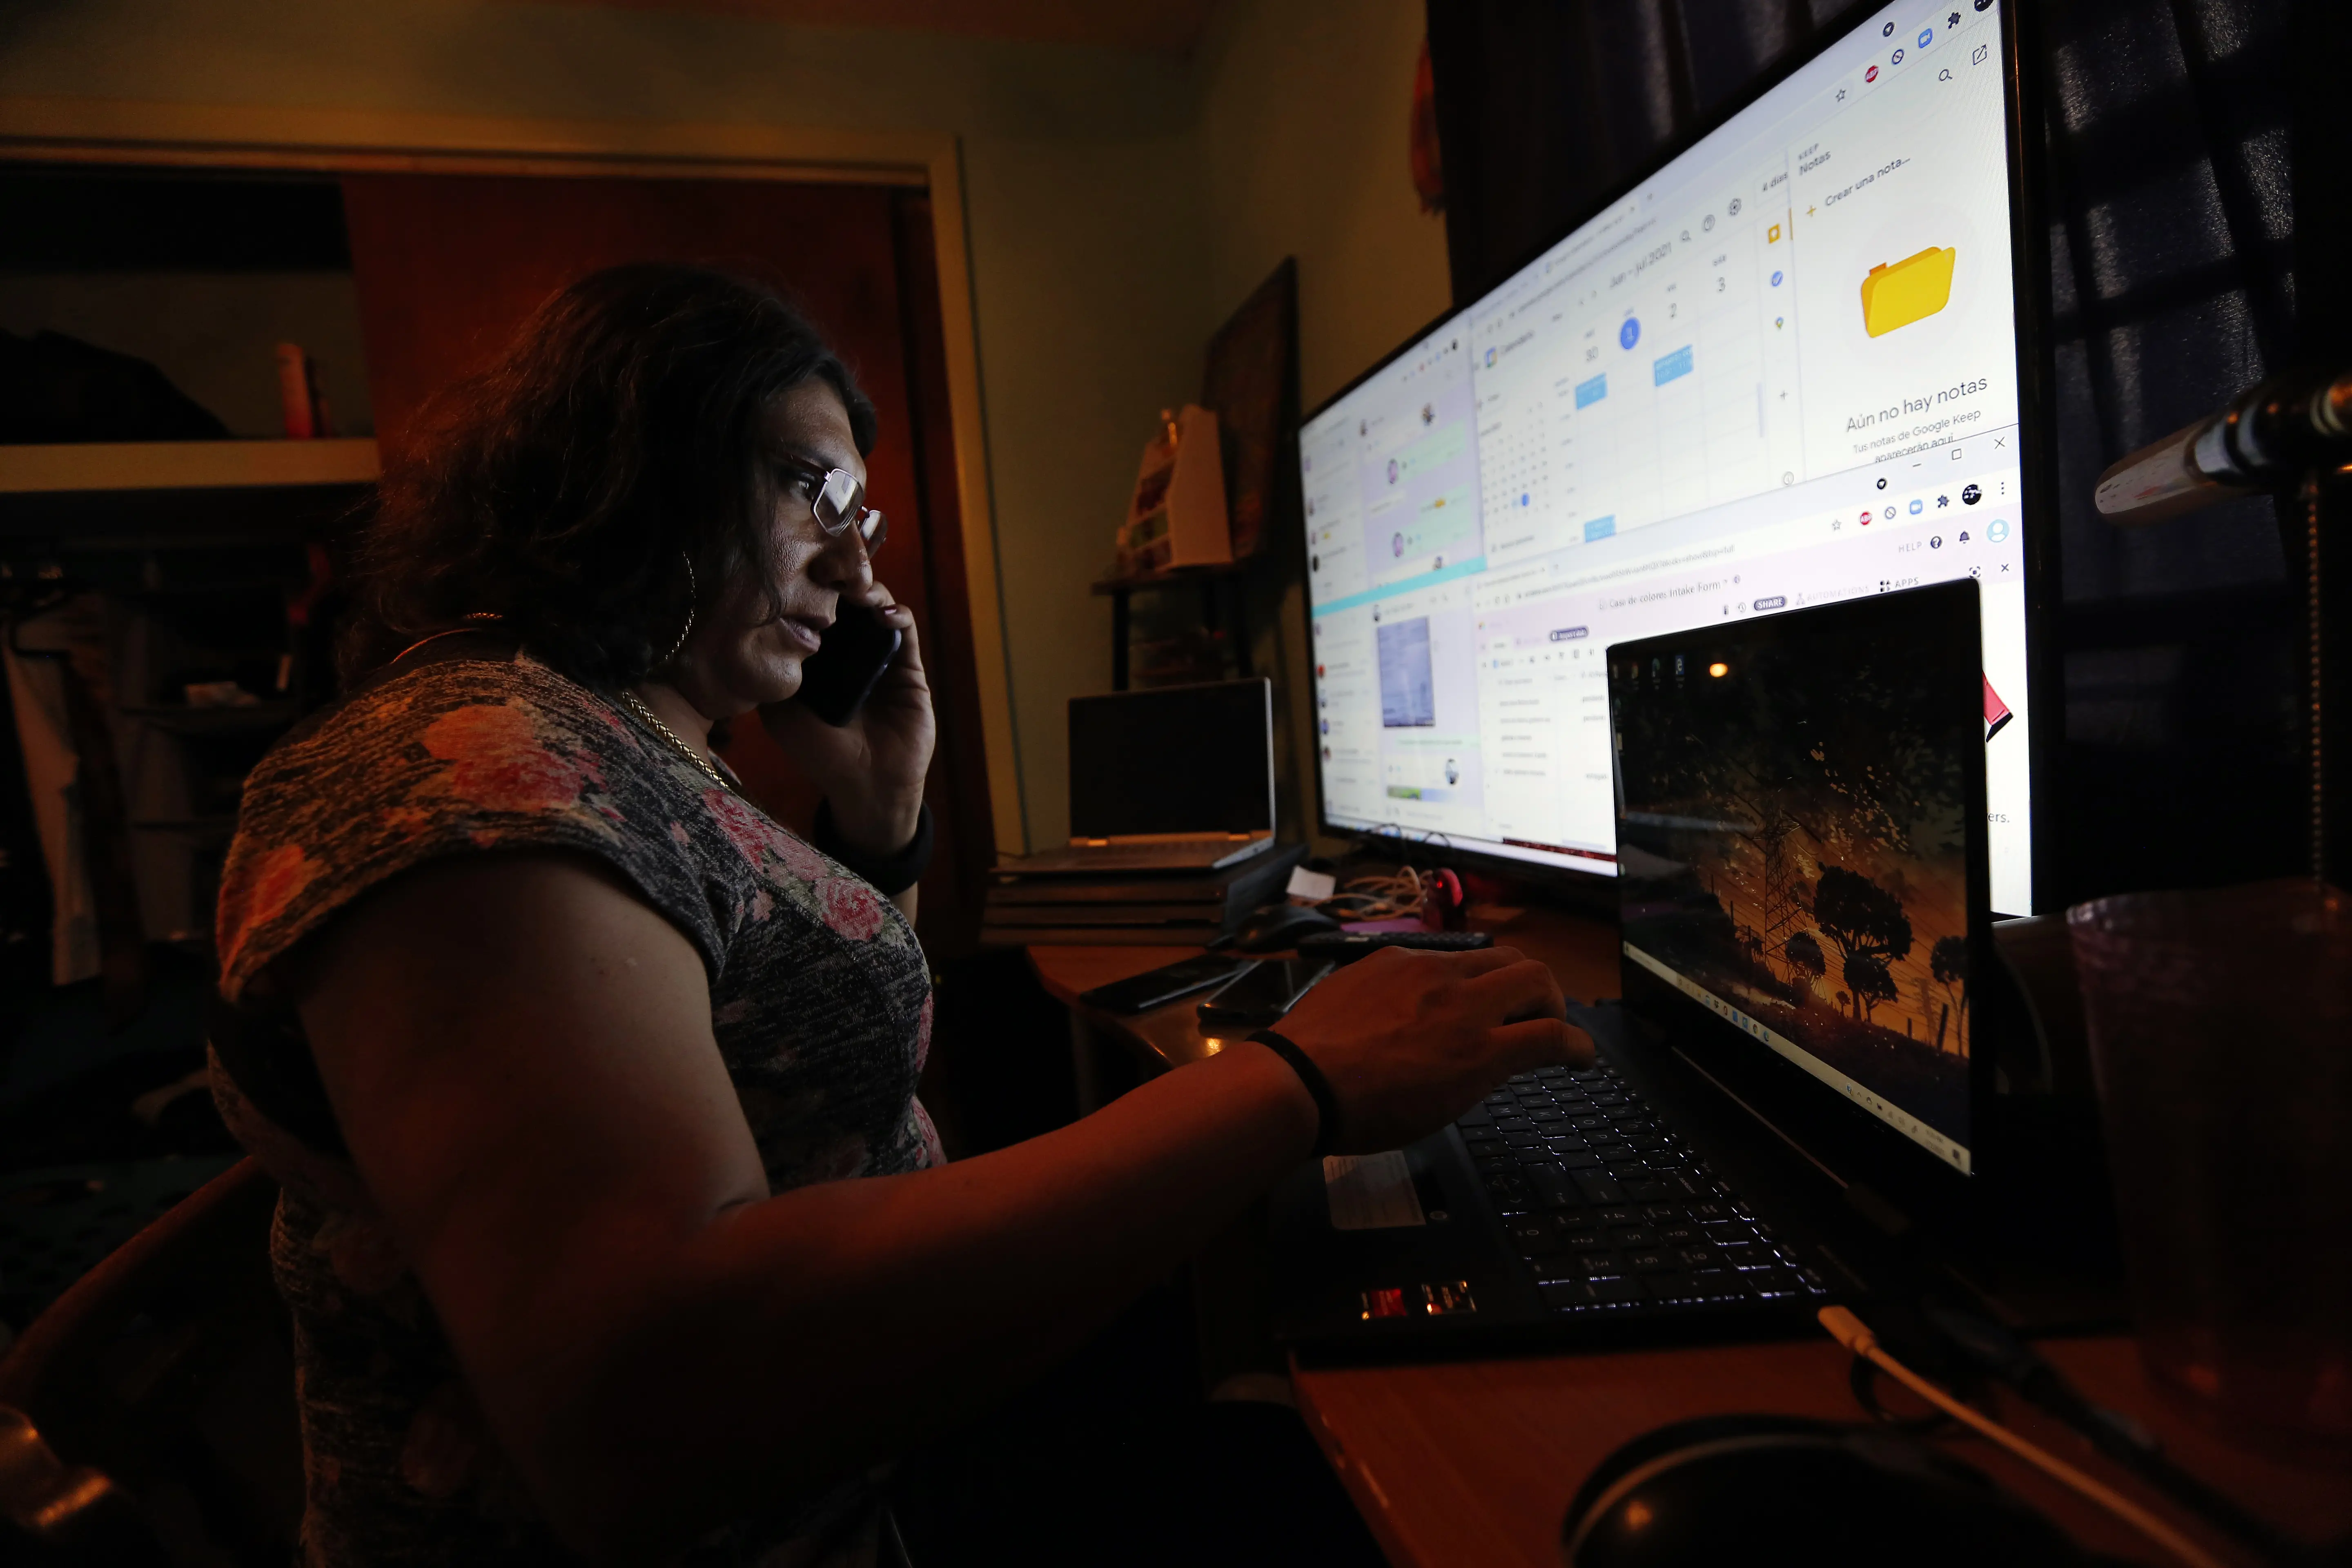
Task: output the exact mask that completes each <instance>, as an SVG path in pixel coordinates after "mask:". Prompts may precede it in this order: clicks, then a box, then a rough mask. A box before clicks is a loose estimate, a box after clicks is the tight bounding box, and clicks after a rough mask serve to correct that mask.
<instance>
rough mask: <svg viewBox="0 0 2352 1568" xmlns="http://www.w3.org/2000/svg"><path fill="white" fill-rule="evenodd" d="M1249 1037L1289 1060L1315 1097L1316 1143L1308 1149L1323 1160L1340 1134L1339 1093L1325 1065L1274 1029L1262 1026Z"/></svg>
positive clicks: (1310, 1153)
mask: <svg viewBox="0 0 2352 1568" xmlns="http://www.w3.org/2000/svg"><path fill="white" fill-rule="evenodd" d="M1250 1038H1251V1039H1253V1040H1255V1041H1256V1042H1257V1043H1258V1044H1259V1045H1261V1046H1264V1047H1265V1048H1266V1049H1268V1050H1270V1051H1272V1052H1273V1053H1274V1054H1275V1055H1276V1056H1278V1057H1280V1058H1282V1059H1283V1060H1284V1061H1286V1062H1288V1063H1289V1064H1290V1070H1291V1071H1292V1072H1295V1073H1297V1075H1298V1081H1299V1082H1301V1083H1303V1084H1305V1085H1306V1086H1307V1093H1308V1094H1309V1095H1311V1096H1313V1097H1314V1100H1315V1119H1316V1124H1315V1147H1314V1148H1312V1149H1310V1150H1308V1151H1307V1153H1308V1154H1309V1156H1311V1157H1312V1158H1314V1159H1318V1160H1320V1159H1321V1158H1323V1156H1324V1155H1326V1154H1328V1153H1329V1152H1331V1145H1332V1144H1333V1143H1335V1142H1339V1096H1338V1095H1336V1094H1334V1093H1332V1092H1331V1080H1330V1079H1328V1078H1325V1077H1324V1076H1323V1069H1322V1068H1318V1067H1317V1066H1316V1065H1315V1060H1314V1058H1311V1057H1309V1056H1308V1055H1307V1053H1306V1052H1305V1051H1302V1050H1300V1049H1299V1048H1298V1047H1297V1046H1295V1045H1293V1044H1292V1043H1291V1042H1290V1041H1288V1040H1286V1039H1285V1038H1283V1037H1281V1036H1280V1035H1277V1034H1276V1033H1275V1032H1274V1031H1273V1030H1272V1029H1260V1030H1259V1031H1258V1032H1257V1033H1256V1034H1255V1035H1252V1036H1251V1037H1250Z"/></svg>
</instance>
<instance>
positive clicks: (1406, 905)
mask: <svg viewBox="0 0 2352 1568" xmlns="http://www.w3.org/2000/svg"><path fill="white" fill-rule="evenodd" d="M1428 900H1429V887H1428V884H1427V883H1425V882H1423V880H1422V876H1421V873H1420V872H1418V871H1416V870H1414V869H1413V868H1412V867H1410V866H1407V867H1404V868H1402V869H1400V870H1398V871H1396V872H1394V873H1392V874H1391V875H1388V876H1382V877H1352V878H1349V879H1348V880H1347V881H1346V882H1345V883H1343V884H1341V886H1340V889H1339V891H1338V892H1336V893H1334V894H1332V895H1331V896H1330V897H1329V898H1328V899H1326V900H1323V901H1322V902H1321V903H1320V904H1318V905H1317V906H1316V907H1317V908H1318V909H1319V910H1323V911H1324V912H1325V913H1326V914H1329V915H1331V916H1334V917H1335V918H1337V919H1340V920H1349V921H1389V920H1402V919H1404V918H1405V917H1406V916H1408V915H1417V914H1419V913H1421V911H1422V910H1423V908H1424V907H1425V906H1426V904H1427V902H1428Z"/></svg>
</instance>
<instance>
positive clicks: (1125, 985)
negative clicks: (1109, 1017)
mask: <svg viewBox="0 0 2352 1568" xmlns="http://www.w3.org/2000/svg"><path fill="white" fill-rule="evenodd" d="M1256 964H1257V960H1255V959H1254V958H1235V957H1234V956H1233V955H1232V954H1230V953H1223V952H1207V953H1202V955H1201V956H1200V957H1198V958H1186V959H1180V960H1178V961H1177V962H1176V963H1169V964H1163V965H1161V966H1160V968H1158V969H1153V970H1147V971H1146V972H1145V973H1141V974H1130V975H1129V976H1128V977H1127V978H1126V979H1124V980H1114V981H1112V982H1111V983H1110V984H1108V985H1097V986H1096V987H1095V988H1094V989H1093V990H1091V991H1082V992H1080V993H1079V994H1078V1000H1079V1001H1081V1002H1084V1003H1085V1004H1086V1005H1087V1006H1089V1007H1099V1008H1101V1009H1102V1010H1103V1011H1104V1012H1106V1013H1149V1012H1150V1011H1151V1009H1153V1008H1154V1007H1163V1006H1166V1005H1168V1004H1169V1003H1171V1002H1173V1001H1175V1000H1176V998H1178V997H1179V996H1189V995H1191V994H1192V993H1193V992H1195V991H1205V990H1207V989H1208V988H1209V987H1210V986H1212V985H1222V984H1224V983H1225V982H1226V981H1228V980H1231V979H1232V978H1234V976H1235V975H1236V974H1240V973H1243V972H1244V971H1245V970H1249V969H1252V968H1255V966H1256Z"/></svg>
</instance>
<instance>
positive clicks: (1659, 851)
mask: <svg viewBox="0 0 2352 1568" xmlns="http://www.w3.org/2000/svg"><path fill="white" fill-rule="evenodd" d="M1795 618H1796V617H1792V620H1793V619H1795ZM1757 629H1758V628H1757V627H1756V625H1755V623H1749V625H1748V626H1744V627H1742V628H1741V630H1742V631H1743V632H1744V633H1746V634H1748V636H1747V637H1744V638H1738V639H1735V638H1733V637H1724V638H1722V639H1720V641H1719V642H1718V643H1717V645H1716V646H1714V647H1710V646H1709V645H1708V643H1707V642H1706V639H1704V638H1703V637H1693V638H1692V639H1690V643H1689V646H1688V647H1687V648H1686V649H1685V650H1679V651H1675V652H1673V653H1668V654H1665V655H1663V656H1662V657H1655V658H1642V659H1640V660H1639V661H1638V663H1639V668H1638V669H1636V668H1633V664H1632V663H1631V662H1622V663H1621V665H1620V667H1619V668H1618V670H1617V672H1616V673H1617V674H1618V676H1619V677H1620V679H1619V680H1617V681H1615V682H1612V688H1613V689H1614V690H1615V691H1616V692H1617V694H1618V701H1617V712H1616V715H1615V719H1616V723H1617V726H1618V735H1619V742H1620V752H1619V757H1618V769H1619V790H1620V803H1621V804H1620V821H1619V846H1618V847H1619V856H1620V870H1621V872H1622V875H1623V876H1624V877H1625V879H1626V884H1625V888H1624V906H1623V915H1624V936H1625V940H1626V941H1627V942H1630V943H1631V944H1633V946H1634V947H1637V948H1639V949H1641V950H1642V951H1643V952H1646V953H1648V954H1650V955H1651V956H1653V957H1654V958H1656V959H1658V960H1659V961H1660V962H1662V963H1665V964H1666V965H1667V966H1669V967H1670V968H1672V969H1674V970H1675V971H1676V972H1677V973H1680V974H1682V975H1683V976H1684V977H1685V978H1686V979H1688V980H1690V981H1692V982H1694V983H1695V984H1698V985H1700V986H1702V987H1704V988H1705V989H1706V990H1708V991H1710V992H1712V993H1714V994H1716V995H1717V997H1718V998H1720V999H1721V1000H1722V1001H1725V1002H1727V1003H1729V1004H1730V1005H1732V1006H1734V1007H1737V1008H1738V1009H1739V1010H1740V1011H1741V1012H1743V1013H1746V1014H1747V1015H1748V1016H1749V1017H1751V1018H1753V1019H1754V1020H1756V1021H1757V1022H1758V1023H1759V1024H1762V1025H1763V1026H1766V1027H1767V1028H1769V1029H1771V1030H1773V1031H1775V1032H1776V1033H1778V1034H1780V1035H1781V1036H1782V1037H1786V1038H1787V1039H1789V1040H1790V1041H1792V1042H1794V1043H1795V1044H1796V1045H1798V1046H1800V1047H1802V1048H1803V1049H1804V1050H1806V1051H1808V1052H1811V1054H1812V1055H1814V1056H1815V1057H1817V1058H1820V1059H1821V1060H1822V1062H1824V1063H1826V1064H1827V1065H1828V1066H1830V1067H1832V1068H1836V1069H1838V1070H1839V1071H1841V1072H1843V1073H1844V1074H1845V1075H1846V1076H1847V1077H1849V1078H1851V1079H1854V1080H1855V1081H1856V1082H1857V1083H1859V1084H1861V1085H1862V1086H1863V1087H1864V1088H1865V1089H1870V1090H1871V1091H1873V1092H1874V1093H1876V1094H1878V1095H1879V1096H1881V1097H1882V1098H1884V1099H1886V1100H1893V1101H1895V1103H1897V1104H1898V1105H1900V1106H1902V1107H1903V1108H1904V1109H1905V1110H1907V1111H1909V1112H1910V1113H1911V1114H1912V1115H1913V1116H1916V1117H1917V1118H1918V1119H1919V1120H1920V1121H1924V1122H1926V1123H1927V1124H1928V1125H1929V1126H1931V1127H1934V1128H1936V1129H1937V1131H1941V1132H1943V1133H1945V1134H1946V1135H1948V1136H1949V1137H1951V1138H1953V1139H1955V1140H1958V1141H1959V1142H1963V1143H1965V1142H1967V1141H1968V1134H1969V1127H1968V1105H1969V1027H1968V1025H1969V978H1968V907H1969V906H1968V839H1967V833H1966V827H1967V811H1968V805H1967V797H1968V791H1967V782H1968V781H1967V779H1966V777H1965V776H1964V773H1963V771H1962V769H1963V764H1964V762H1965V761H1966V760H1967V759H1968V758H1969V755H1970V750H1969V749H1970V748H1971V747H1981V745H1982V744H1983V736H1982V725H1981V721H1980V719H1979V718H1978V717H1977V716H1976V715H1975V713H1974V712H1973V710H1972V708H1971V702H1972V701H1973V699H1974V696H1975V692H1976V687H1977V684H1978V681H1979V675H1978V673H1977V670H1976V668H1975V665H1976V658H1975V654H1976V650H1975V648H1974V647H1970V646H1965V643H1966V641H1967V640H1968V639H1961V640H1960V641H1955V642H1949V643H1948V644H1947V646H1944V647H1935V646H1929V645H1930V644H1934V643H1941V642H1945V639H1937V638H1927V637H1921V638H1916V639H1914V638H1907V637H1906V638H1903V639H1900V642H1901V646H1900V647H1899V649H1897V648H1892V647H1890V645H1889V641H1888V639H1886V638H1885V637H1869V636H1865V635H1864V634H1862V633H1859V632H1852V633H1843V634H1841V633H1832V634H1827V635H1820V636H1801V635H1790V636H1786V637H1776V638H1768V639H1764V640H1749V639H1751V638H1753V637H1754V636H1755V633H1756V630H1757Z"/></svg>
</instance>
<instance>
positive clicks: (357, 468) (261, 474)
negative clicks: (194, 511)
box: [0, 436, 383, 495]
mask: <svg viewBox="0 0 2352 1568" xmlns="http://www.w3.org/2000/svg"><path fill="white" fill-rule="evenodd" d="M382 471H383V465H382V464H381V462H380V461H379V460H378V458H377V456H376V447H375V440H374V438H373V437H368V436H356V437H344V438H338V439H334V440H326V441H92V442H86V443H77V444H75V445H72V446H64V447H5V446H0V495H53V494H58V493H62V492H72V491H82V492H88V491H120V490H215V489H273V488H276V487H279V486H289V485H364V484H373V482H374V481H375V479H376V477H377V475H378V474H380V473H381V472H382Z"/></svg>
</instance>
